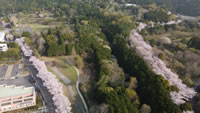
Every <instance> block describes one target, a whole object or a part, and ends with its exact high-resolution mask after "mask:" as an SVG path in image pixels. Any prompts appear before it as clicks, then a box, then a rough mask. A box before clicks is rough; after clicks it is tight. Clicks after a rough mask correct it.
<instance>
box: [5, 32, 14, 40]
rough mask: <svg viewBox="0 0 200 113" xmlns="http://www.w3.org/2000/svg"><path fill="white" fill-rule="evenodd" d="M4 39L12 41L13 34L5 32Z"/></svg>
mask: <svg viewBox="0 0 200 113" xmlns="http://www.w3.org/2000/svg"><path fill="white" fill-rule="evenodd" d="M6 40H7V41H13V40H14V36H13V35H11V34H7V35H6Z"/></svg>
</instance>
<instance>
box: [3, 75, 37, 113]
mask: <svg viewBox="0 0 200 113" xmlns="http://www.w3.org/2000/svg"><path fill="white" fill-rule="evenodd" d="M0 91H1V93H0V113H2V112H7V111H12V110H16V109H21V108H26V107H30V106H35V105H36V92H35V88H34V87H33V86H32V84H30V83H29V82H27V77H20V78H17V79H10V80H4V81H0Z"/></svg>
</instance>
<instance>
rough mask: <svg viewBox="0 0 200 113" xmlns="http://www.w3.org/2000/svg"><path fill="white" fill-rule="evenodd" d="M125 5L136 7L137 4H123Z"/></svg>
mask: <svg viewBox="0 0 200 113" xmlns="http://www.w3.org/2000/svg"><path fill="white" fill-rule="evenodd" d="M125 6H127V7H128V6H133V7H136V6H137V5H136V4H125Z"/></svg>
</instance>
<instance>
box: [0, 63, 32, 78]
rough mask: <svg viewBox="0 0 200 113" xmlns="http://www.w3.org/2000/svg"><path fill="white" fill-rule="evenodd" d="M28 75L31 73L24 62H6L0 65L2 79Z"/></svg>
mask: <svg viewBox="0 0 200 113" xmlns="http://www.w3.org/2000/svg"><path fill="white" fill-rule="evenodd" d="M26 75H29V72H28V71H27V69H25V68H24V64H9V65H8V64H5V65H2V66H0V79H9V78H12V77H17V76H26Z"/></svg>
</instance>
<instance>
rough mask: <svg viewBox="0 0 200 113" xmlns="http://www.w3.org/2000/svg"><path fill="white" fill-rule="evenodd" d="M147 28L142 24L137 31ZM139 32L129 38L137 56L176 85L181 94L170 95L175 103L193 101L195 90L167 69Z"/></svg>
mask: <svg viewBox="0 0 200 113" xmlns="http://www.w3.org/2000/svg"><path fill="white" fill-rule="evenodd" d="M171 23H173V22H171ZM171 23H167V24H171ZM178 23H179V22H178ZM145 26H146V25H145V24H142V23H140V24H139V26H138V28H137V30H139V31H141V30H142V29H144V28H145ZM137 30H132V32H131V35H130V37H129V38H128V40H129V42H130V46H131V47H133V48H135V49H136V52H137V54H138V55H140V56H141V57H143V59H144V60H145V61H146V62H147V64H148V65H149V66H150V67H151V68H152V70H153V71H154V72H155V73H156V74H158V75H162V76H163V77H164V78H165V79H166V80H168V81H169V83H170V85H175V86H177V87H178V88H179V92H171V93H170V95H171V98H172V100H173V101H174V103H176V104H178V105H180V104H183V103H185V101H188V100H189V99H191V98H192V97H193V96H194V95H195V94H196V92H195V91H194V89H192V88H189V87H187V86H186V85H185V84H183V83H182V80H181V79H179V78H178V75H177V74H176V73H173V72H172V71H171V70H170V69H169V68H167V66H166V65H165V63H164V62H163V61H162V60H160V59H159V58H158V57H157V56H156V55H154V53H153V51H152V47H151V46H150V45H149V44H147V43H146V42H145V41H144V39H143V37H142V36H141V35H140V34H139V33H138V32H137ZM186 113H189V112H186Z"/></svg>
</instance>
